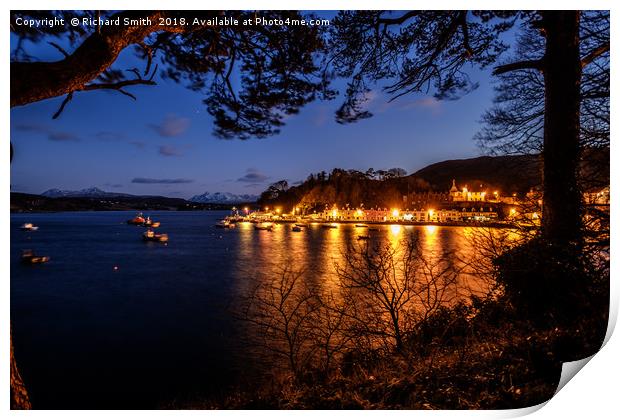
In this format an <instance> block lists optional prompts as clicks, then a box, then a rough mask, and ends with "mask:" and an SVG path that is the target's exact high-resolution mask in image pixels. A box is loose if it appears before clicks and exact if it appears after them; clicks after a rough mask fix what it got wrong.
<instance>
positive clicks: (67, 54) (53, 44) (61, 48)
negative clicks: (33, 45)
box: [48, 41, 69, 57]
mask: <svg viewBox="0 0 620 420" xmlns="http://www.w3.org/2000/svg"><path fill="white" fill-rule="evenodd" d="M48 44H50V45H51V46H52V47H54V48H56V49H57V50H58V51H60V52H61V53H62V55H64V56H65V57H69V53H68V52H67V51H65V49H64V48H63V47H61V46H60V45H58V44H56V43H55V42H52V41H49V42H48Z"/></svg>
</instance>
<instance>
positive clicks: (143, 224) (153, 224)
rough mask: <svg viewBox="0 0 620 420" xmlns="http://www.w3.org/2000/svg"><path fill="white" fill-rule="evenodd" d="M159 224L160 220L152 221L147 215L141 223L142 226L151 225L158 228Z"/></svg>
mask: <svg viewBox="0 0 620 420" xmlns="http://www.w3.org/2000/svg"><path fill="white" fill-rule="evenodd" d="M160 225H161V223H160V222H154V221H152V220H151V218H150V217H148V216H147V217H146V219H144V223H142V226H144V227H151V228H158V227H159V226H160Z"/></svg>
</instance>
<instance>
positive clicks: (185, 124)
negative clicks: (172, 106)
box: [149, 114, 190, 137]
mask: <svg viewBox="0 0 620 420" xmlns="http://www.w3.org/2000/svg"><path fill="white" fill-rule="evenodd" d="M189 123H190V120H189V118H181V117H177V116H175V115H172V114H169V115H166V118H164V120H163V121H162V122H161V123H160V124H149V127H150V128H152V129H153V130H155V132H156V133H157V134H159V135H160V136H162V137H177V136H180V135H181V134H183V133H185V132H186V131H187V129H188V128H189Z"/></svg>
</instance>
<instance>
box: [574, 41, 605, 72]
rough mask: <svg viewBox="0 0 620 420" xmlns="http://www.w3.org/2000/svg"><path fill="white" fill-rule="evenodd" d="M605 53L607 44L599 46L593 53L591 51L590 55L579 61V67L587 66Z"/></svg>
mask: <svg viewBox="0 0 620 420" xmlns="http://www.w3.org/2000/svg"><path fill="white" fill-rule="evenodd" d="M607 51H609V42H607V43H605V44H603V45H601V46H600V47H598V48H596V49H594V51H592V52H591V53H590V54H588V55H586V56H585V57H583V58H582V59H581V67H582V68H583V67H585V66H587V65H588V64H590V63H591V62H593V61H594V60H596V59H597V58H598V57H600V56H601V55H603V54H605V53H606V52H607Z"/></svg>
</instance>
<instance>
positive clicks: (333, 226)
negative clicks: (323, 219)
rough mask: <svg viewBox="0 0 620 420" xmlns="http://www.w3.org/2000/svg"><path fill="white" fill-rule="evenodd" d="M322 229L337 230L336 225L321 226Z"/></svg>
mask: <svg viewBox="0 0 620 420" xmlns="http://www.w3.org/2000/svg"><path fill="white" fill-rule="evenodd" d="M323 229H338V225H337V224H335V223H332V224H330V225H323Z"/></svg>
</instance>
